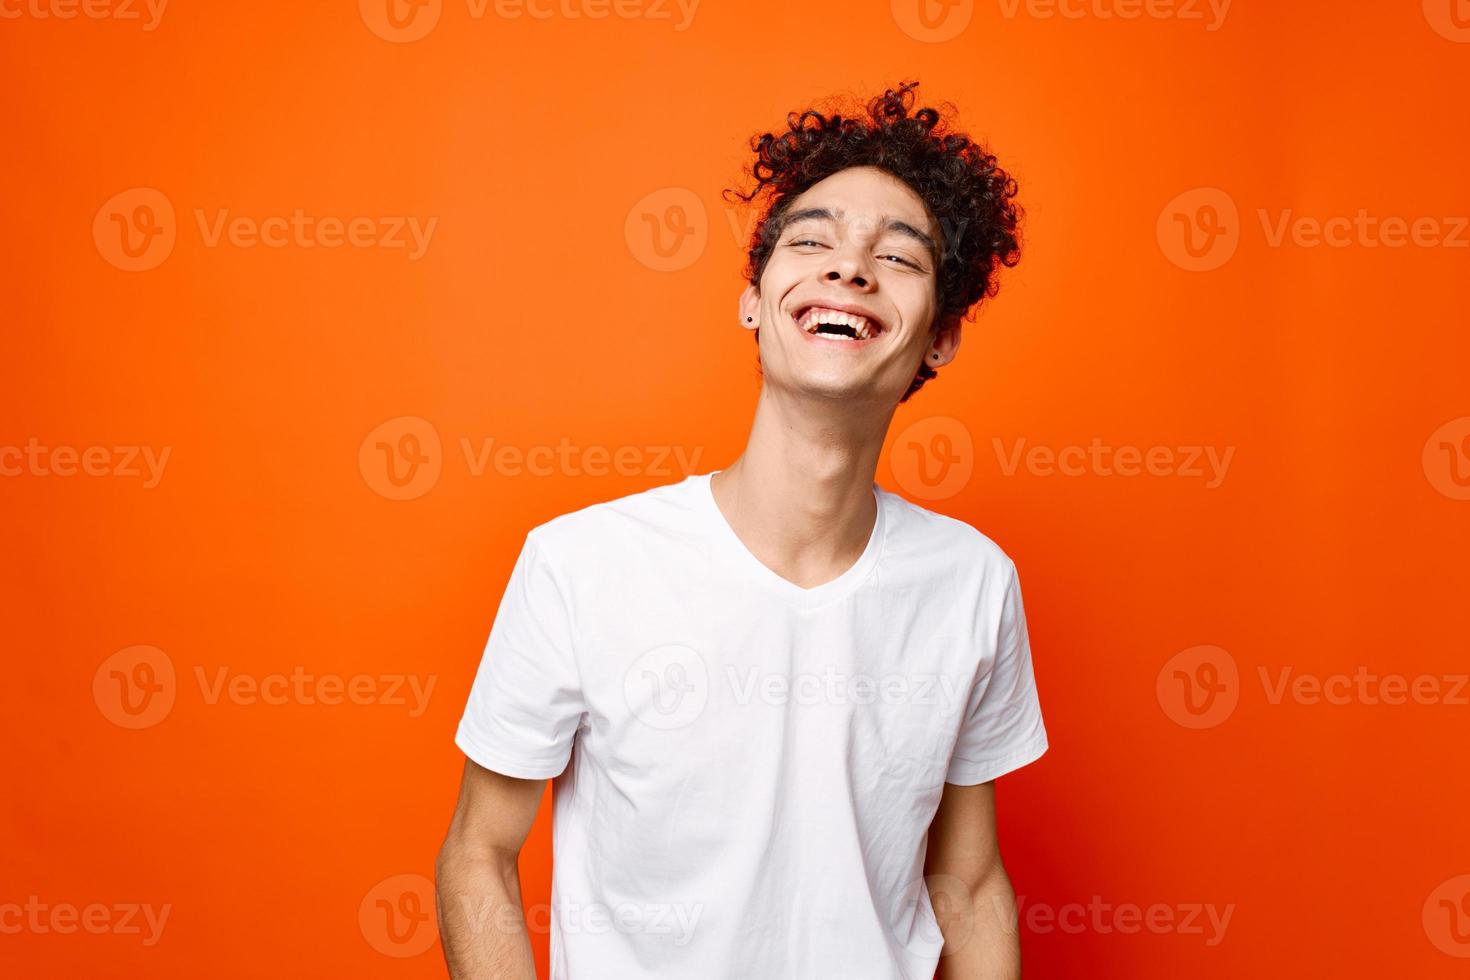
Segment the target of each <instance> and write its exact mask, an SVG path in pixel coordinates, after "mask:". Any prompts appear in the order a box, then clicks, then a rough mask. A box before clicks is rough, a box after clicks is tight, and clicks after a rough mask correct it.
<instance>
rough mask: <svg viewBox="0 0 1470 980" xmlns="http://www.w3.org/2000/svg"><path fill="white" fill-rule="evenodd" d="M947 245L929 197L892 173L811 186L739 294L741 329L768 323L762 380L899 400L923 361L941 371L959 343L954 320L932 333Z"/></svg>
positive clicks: (858, 173) (845, 175)
mask: <svg viewBox="0 0 1470 980" xmlns="http://www.w3.org/2000/svg"><path fill="white" fill-rule="evenodd" d="M943 247H944V243H943V241H942V240H941V237H940V228H939V224H938V222H937V221H936V220H935V219H934V216H933V215H932V214H930V212H929V209H928V208H927V207H925V205H924V202H923V200H922V199H921V198H920V197H919V196H918V195H917V194H916V193H914V191H913V190H912V189H911V188H910V187H909V186H908V185H907V184H905V183H904V182H903V181H901V180H899V179H898V178H897V177H894V176H893V175H891V174H889V173H886V172H885V171H882V170H879V169H877V168H875V167H851V168H849V169H846V170H842V171H839V172H838V173H835V174H833V175H832V176H830V177H828V178H826V179H825V180H822V181H820V182H819V183H816V184H813V185H812V186H811V187H809V188H807V190H806V191H805V192H803V193H802V194H801V195H800V196H798V197H797V198H796V199H795V200H794V201H792V203H791V206H790V208H789V209H788V211H787V212H786V218H785V221H784V223H783V224H782V226H781V231H780V235H779V236H778V237H776V239H775V244H774V247H773V249H772V251H771V254H770V258H769V259H768V260H767V262H766V266H765V269H764V270H763V271H762V273H761V278H760V287H759V289H757V288H756V287H754V286H749V287H747V288H746V290H745V293H744V294H743V295H742V296H741V299H740V319H741V323H742V325H743V326H746V327H748V328H755V327H761V328H763V329H761V332H760V351H761V365H762V373H763V376H764V378H765V383H766V384H768V385H772V384H774V385H778V386H782V387H787V388H790V389H793V390H795V391H804V392H808V393H811V394H823V395H826V396H828V397H832V396H840V395H848V396H861V397H863V398H866V399H873V400H878V401H883V402H888V403H893V404H896V403H897V401H898V399H899V398H900V397H901V396H902V395H903V394H904V392H905V391H907V390H908V387H909V383H910V382H911V381H912V380H913V378H914V375H915V373H916V372H917V371H918V367H919V363H920V361H922V362H923V363H925V364H928V365H929V366H930V367H935V368H937V367H940V366H941V365H944V364H947V363H949V361H950V360H951V359H952V358H953V357H954V352H955V349H956V348H957V347H958V346H959V332H960V331H959V324H958V322H957V321H953V322H951V323H949V324H946V325H947V326H948V327H949V329H945V330H941V331H940V332H938V333H937V334H936V333H935V332H934V330H933V329H932V328H933V325H934V319H935V316H936V314H937V312H938V299H937V297H936V295H935V293H936V288H935V287H936V278H935V277H936V275H937V272H938V264H939V255H940V250H941V249H942V248H943ZM746 317H752V318H753V320H749V321H748V320H746ZM935 354H938V355H939V356H938V357H935V356H934V355H935Z"/></svg>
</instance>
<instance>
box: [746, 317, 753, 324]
mask: <svg viewBox="0 0 1470 980" xmlns="http://www.w3.org/2000/svg"><path fill="white" fill-rule="evenodd" d="M754 319H755V317H753V316H748V317H746V318H745V322H746V323H749V322H750V321H752V320H754Z"/></svg>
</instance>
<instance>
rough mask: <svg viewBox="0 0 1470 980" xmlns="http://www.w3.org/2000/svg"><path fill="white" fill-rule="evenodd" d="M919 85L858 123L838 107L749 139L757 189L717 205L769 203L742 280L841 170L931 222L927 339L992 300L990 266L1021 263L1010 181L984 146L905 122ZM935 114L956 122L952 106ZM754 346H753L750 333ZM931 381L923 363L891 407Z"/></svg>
mask: <svg viewBox="0 0 1470 980" xmlns="http://www.w3.org/2000/svg"><path fill="white" fill-rule="evenodd" d="M918 85H919V83H918V82H917V81H909V82H902V83H900V84H899V87H898V88H897V89H888V90H886V91H885V92H884V93H883V94H882V95H881V96H878V97H877V98H874V99H872V100H870V101H869V102H868V103H867V118H866V119H864V118H862V117H861V114H860V113H854V114H853V115H850V116H844V115H842V113H841V111H840V107H835V108H832V109H829V111H830V113H831V114H830V115H823V114H822V113H821V112H820V111H818V110H817V109H815V108H809V109H806V110H805V111H803V112H800V113H798V112H791V113H788V114H787V117H786V125H787V131H786V132H784V133H781V134H780V135H777V134H774V133H765V134H763V135H761V136H753V137H751V140H750V148H751V149H752V150H753V151H755V154H756V160H755V163H754V165H753V166H752V167H751V168H750V172H751V174H752V175H753V176H754V177H755V181H756V185H755V187H754V188H753V189H752V190H751V191H750V193H748V194H742V193H740V192H739V191H738V190H731V189H729V188H727V189H726V190H725V192H724V195H723V196H724V197H725V199H726V200H727V201H728V200H730V199H731V198H730V195H731V194H734V195H735V197H737V198H739V199H740V200H741V201H743V202H745V203H747V204H748V203H750V201H752V200H753V199H754V198H755V197H756V196H757V195H759V194H761V193H762V192H764V193H765V194H766V195H767V204H766V210H765V212H764V213H763V214H762V215H761V216H760V219H759V221H758V222H757V223H756V226H755V229H754V232H753V233H752V235H751V241H750V250H749V253H748V256H747V259H748V261H747V263H746V266H745V269H744V271H743V275H744V276H745V278H746V279H747V280H748V281H749V282H750V283H752V284H754V285H758V284H759V283H760V279H761V275H762V273H764V272H765V268H766V262H767V260H768V259H769V258H770V255H771V251H772V249H773V248H774V247H775V243H776V241H777V239H778V238H779V236H780V234H781V231H782V230H783V225H784V224H785V215H786V213H787V212H788V211H789V210H790V208H791V205H792V203H793V202H794V201H795V199H796V197H797V195H799V194H801V193H802V192H803V191H805V190H806V189H807V188H809V187H811V186H812V185H813V184H815V183H817V182H818V181H820V180H823V179H824V178H826V177H830V176H831V175H832V174H835V173H837V172H838V171H839V170H846V169H847V168H849V167H861V166H873V167H878V168H880V169H882V170H884V171H886V172H888V173H890V174H892V175H893V176H895V177H897V178H899V179H900V180H902V181H904V182H905V183H906V184H908V186H909V187H911V188H912V189H913V190H914V192H915V193H916V194H918V195H919V197H920V198H922V199H923V201H924V204H925V205H926V206H927V207H928V208H929V211H930V212H931V213H932V214H933V215H934V216H935V218H936V219H937V220H938V222H939V226H940V230H941V237H942V245H941V252H942V254H941V255H940V256H937V258H938V259H939V265H938V270H937V274H936V276H935V298H936V299H937V300H938V307H939V311H938V314H937V315H936V316H935V320H934V324H932V325H931V330H937V328H938V325H939V324H940V323H941V322H942V321H943V320H945V319H946V318H947V317H966V316H967V314H970V313H971V311H972V309H973V308H975V307H976V306H977V304H978V303H979V302H980V301H981V299H983V298H987V297H992V296H994V295H995V294H996V292H997V290H998V289H999V287H1000V283H999V281H998V279H997V271H998V270H997V266H1001V265H1003V266H1007V267H1011V266H1014V265H1015V264H1016V263H1017V262H1018V261H1020V257H1021V251H1020V238H1019V224H1020V219H1021V215H1022V212H1021V208H1020V206H1019V205H1017V204H1016V203H1015V202H1014V201H1013V200H1012V198H1014V197H1015V195H1016V181H1015V179H1014V178H1013V177H1011V175H1010V174H1008V173H1006V171H1004V170H1002V169H1001V168H1000V167H999V166H998V165H997V164H996V159H995V156H994V155H993V154H991V152H990V151H989V150H988V149H987V148H986V147H985V146H984V145H983V144H981V143H979V142H977V141H975V140H973V139H971V138H970V137H969V136H968V135H966V134H965V133H959V132H952V131H950V128H949V124H948V122H947V121H946V120H945V119H944V118H942V116H941V114H940V112H938V111H936V110H934V109H931V108H928V107H925V108H922V109H919V110H918V111H917V112H914V113H913V114H912V115H911V114H910V113H909V110H910V109H911V108H912V106H913V103H914V100H915V95H914V89H916V88H918ZM940 106H941V108H942V109H944V110H945V113H946V114H947V115H950V116H953V115H954V113H955V107H954V105H953V104H951V103H949V102H941V103H940ZM755 337H756V342H757V343H759V342H760V330H759V329H758V328H757V330H756V331H755ZM935 377H938V372H937V371H935V370H934V369H933V368H931V367H929V366H927V365H925V364H922V363H921V364H920V365H919V370H918V374H917V375H916V376H915V377H914V380H913V382H912V383H911V384H910V385H909V389H908V391H906V392H905V393H904V395H903V397H902V398H900V399H899V401H900V402H905V401H908V399H909V397H910V396H911V395H913V393H914V392H916V391H918V390H919V389H920V388H921V387H923V386H924V383H925V382H926V381H929V380H930V379H932V378H935Z"/></svg>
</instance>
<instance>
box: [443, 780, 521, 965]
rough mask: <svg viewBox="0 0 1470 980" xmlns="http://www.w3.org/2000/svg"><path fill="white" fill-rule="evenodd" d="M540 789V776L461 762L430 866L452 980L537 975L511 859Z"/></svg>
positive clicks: (518, 880)
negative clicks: (450, 812)
mask: <svg viewBox="0 0 1470 980" xmlns="http://www.w3.org/2000/svg"><path fill="white" fill-rule="evenodd" d="M545 789H546V781H545V780H544V779H516V778H514V777H511V776H504V775H501V774H500V773H498V772H492V771H491V770H489V769H486V768H484V767H483V766H481V765H479V764H477V763H475V762H474V761H472V760H470V759H466V760H465V766H464V775H463V777H462V778H461V780H460V786H459V802H458V803H457V804H456V805H455V808H454V817H453V819H452V820H451V821H450V824H449V833H448V834H447V835H446V836H445V838H444V846H443V847H442V848H441V849H440V851H439V859H438V861H437V862H436V864H435V867H434V884H435V890H436V893H437V898H438V902H437V907H438V915H439V936H440V940H441V941H442V943H443V945H444V958H445V960H446V961H448V964H449V976H450V977H451V978H452V980H536V967H535V961H534V960H533V959H532V958H531V941H530V936H529V935H528V933H527V932H526V915H525V909H524V908H523V907H522V905H521V878H520V871H519V869H518V867H517V863H516V862H517V859H518V858H519V856H520V852H521V845H522V844H523V843H525V840H526V835H527V834H528V833H530V831H531V824H532V822H533V821H534V820H535V819H536V809H537V807H539V806H540V804H541V796H542V794H543V793H544V792H545Z"/></svg>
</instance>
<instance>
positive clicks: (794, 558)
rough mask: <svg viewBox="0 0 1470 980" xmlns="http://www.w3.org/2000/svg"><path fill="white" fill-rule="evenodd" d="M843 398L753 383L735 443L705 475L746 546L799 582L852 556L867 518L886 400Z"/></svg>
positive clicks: (868, 525) (872, 516) (827, 572)
mask: <svg viewBox="0 0 1470 980" xmlns="http://www.w3.org/2000/svg"><path fill="white" fill-rule="evenodd" d="M848 407H849V406H848V405H846V404H843V403H840V402H839V401H837V400H835V399H823V398H812V397H811V396H809V395H808V396H805V397H801V398H795V397H792V396H791V395H790V394H785V393H780V392H777V391H775V390H774V389H773V388H772V387H771V386H769V385H765V386H762V389H761V396H760V400H759V402H758V403H757V406H756V412H755V421H754V423H753V424H752V426H751V431H750V438H749V439H748V440H747V442H746V446H745V450H744V452H742V453H741V454H740V456H739V457H738V458H737V459H736V460H735V461H734V462H733V463H731V464H730V465H729V466H728V467H726V468H725V469H723V470H721V471H720V472H719V473H717V474H715V475H714V477H712V478H711V482H710V487H711V491H712V492H713V494H714V496H715V500H716V502H717V503H718V504H719V506H720V510H721V511H722V512H723V513H724V515H725V518H726V520H727V521H728V522H729V524H730V526H731V528H732V529H733V530H734V531H735V533H736V535H737V536H739V537H740V539H741V540H742V541H743V542H744V543H745V545H746V547H747V548H749V549H750V550H751V552H752V553H753V554H755V556H756V557H757V558H759V559H760V560H761V561H762V562H764V563H765V564H766V565H768V566H770V567H771V568H772V569H773V570H775V571H776V572H777V573H778V574H781V575H782V576H784V577H785V578H788V579H790V580H792V581H795V582H797V584H799V585H802V586H803V587H808V588H809V587H811V586H812V585H817V584H821V583H822V582H824V581H827V580H830V579H832V578H835V577H836V576H837V575H839V574H841V573H842V571H844V570H845V569H846V568H847V567H849V566H850V565H852V563H853V562H855V561H856V560H857V559H858V557H859V556H861V554H862V552H863V548H864V547H865V546H866V545H867V542H868V538H869V536H870V535H871V533H872V530H873V523H874V521H875V520H876V518H877V513H876V509H875V502H874V500H873V489H872V487H873V480H874V476H875V474H876V473H877V468H878V455H879V453H881V452H882V450H883V439H884V436H885V435H886V433H887V431H888V423H889V420H890V419H891V418H892V416H893V410H894V408H893V407H889V408H887V410H886V412H885V413H883V414H881V416H880V415H878V414H877V413H875V412H874V410H873V406H869V405H855V406H851V407H852V409H853V411H845V410H844V409H846V408H848ZM894 407H896V406H894Z"/></svg>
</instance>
